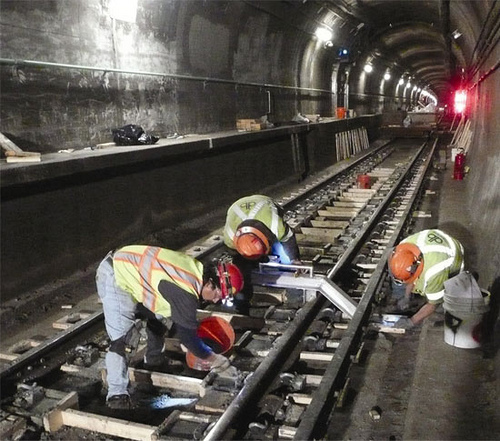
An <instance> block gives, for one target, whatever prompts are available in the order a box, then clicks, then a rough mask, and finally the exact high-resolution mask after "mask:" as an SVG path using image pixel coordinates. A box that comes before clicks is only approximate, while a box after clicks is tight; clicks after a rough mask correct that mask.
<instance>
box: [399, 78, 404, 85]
mask: <svg viewBox="0 0 500 441" xmlns="http://www.w3.org/2000/svg"><path fill="white" fill-rule="evenodd" d="M404 82H405V80H404V79H403V78H400V79H399V81H398V84H399V85H400V86H402V85H403V84H404Z"/></svg>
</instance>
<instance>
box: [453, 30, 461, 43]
mask: <svg viewBox="0 0 500 441" xmlns="http://www.w3.org/2000/svg"><path fill="white" fill-rule="evenodd" d="M451 36H452V37H453V38H454V39H455V40H456V39H457V38H460V37H461V36H462V34H461V33H460V32H458V29H455V30H454V31H453V32H452V33H451Z"/></svg>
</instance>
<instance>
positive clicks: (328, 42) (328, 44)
mask: <svg viewBox="0 0 500 441" xmlns="http://www.w3.org/2000/svg"><path fill="white" fill-rule="evenodd" d="M332 46H333V43H332V41H331V40H328V41H325V47H332Z"/></svg>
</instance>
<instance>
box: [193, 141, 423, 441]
mask: <svg viewBox="0 0 500 441" xmlns="http://www.w3.org/2000/svg"><path fill="white" fill-rule="evenodd" d="M426 145H427V143H424V144H422V146H421V147H420V148H419V150H418V151H417V153H416V154H415V156H414V158H413V160H412V161H411V162H410V163H409V165H408V166H407V167H406V169H405V171H404V172H403V173H402V175H401V176H400V178H399V179H398V181H397V183H396V185H395V186H393V188H392V190H391V191H390V192H389V193H388V194H387V195H386V197H385V199H384V201H383V202H382V204H380V206H379V208H378V209H377V210H376V211H375V212H374V214H373V215H372V216H371V218H370V221H369V222H368V223H367V225H366V226H365V227H364V228H363V232H362V233H361V235H360V236H358V238H357V239H356V240H354V241H353V243H352V244H351V245H350V246H349V247H348V249H347V250H346V251H345V252H344V254H343V255H342V257H341V259H340V260H339V262H338V263H337V265H335V266H334V268H333V269H332V270H331V271H330V272H329V273H328V278H329V279H331V280H333V279H334V278H335V276H336V275H338V274H339V272H340V271H341V270H342V269H344V268H346V267H347V266H348V265H349V264H350V263H351V260H352V259H353V257H354V254H355V252H356V250H357V249H359V248H360V247H361V244H362V243H364V241H365V239H366V237H367V236H368V234H369V232H370V230H371V229H372V228H373V226H374V224H375V223H376V221H377V220H378V218H379V217H380V216H381V213H382V212H383V210H385V208H386V207H387V206H388V205H389V203H390V202H391V200H392V199H393V195H394V194H395V193H396V191H397V190H398V189H399V188H400V187H401V186H402V185H403V183H404V182H405V180H406V179H407V177H408V174H409V173H410V171H411V170H412V167H413V166H414V164H415V162H416V161H417V160H418V158H419V157H420V155H421V153H422V152H423V151H424V149H425V147H426ZM370 300H371V299H370ZM311 302H312V306H311V303H308V304H307V306H308V309H307V311H306V312H305V313H299V314H297V316H296V318H295V319H294V320H293V321H292V323H291V325H290V327H289V329H287V331H285V333H284V334H283V335H282V337H281V338H280V340H279V343H278V344H277V345H276V346H275V347H274V348H273V349H272V350H271V352H270V353H269V356H268V357H266V359H265V360H264V361H263V362H262V363H261V364H260V365H259V366H258V367H257V369H256V370H255V372H254V373H253V374H252V376H251V378H250V381H248V383H247V384H246V385H245V387H244V388H243V389H242V390H241V391H240V393H239V394H238V395H237V397H236V398H235V399H234V400H233V401H232V403H231V404H230V405H229V406H228V408H227V409H226V411H225V413H224V415H223V416H222V417H221V418H219V420H218V421H217V422H216V423H215V425H214V426H213V427H212V428H211V430H210V431H209V433H208V434H207V435H206V436H205V437H204V438H203V439H204V441H216V440H220V439H224V436H225V435H226V434H227V432H228V431H229V429H230V428H231V427H235V426H236V423H237V420H238V418H239V416H240V415H241V413H242V412H243V411H244V410H245V408H246V407H247V406H248V405H249V403H250V402H251V400H252V399H253V398H254V397H255V396H256V395H257V393H259V392H260V393H261V392H262V386H263V385H265V384H268V383H269V382H270V381H271V379H270V378H269V377H270V376H271V374H272V373H273V372H275V370H274V368H275V367H276V366H277V364H278V363H279V362H280V361H281V360H283V359H284V358H285V355H284V354H283V353H282V352H283V351H285V350H288V348H289V347H295V345H296V344H297V343H298V340H299V338H300V337H301V335H300V333H299V332H297V331H298V330H299V329H300V330H302V329H307V327H308V326H309V325H310V323H311V322H312V320H313V319H314V315H313V314H312V312H311V311H312V310H319V307H320V306H321V305H322V304H323V303H324V302H325V298H324V297H322V296H318V297H317V298H316V299H315V300H312V301H311ZM365 303H366V306H365ZM368 304H369V300H365V301H363V303H362V306H363V307H361V308H360V309H359V312H358V309H356V312H355V313H354V317H355V321H354V324H351V325H350V326H349V328H350V329H351V331H348V332H349V335H350V336H351V334H352V336H351V338H348V343H344V344H342V342H341V343H340V346H339V348H338V349H337V351H339V349H340V350H341V352H340V353H342V354H343V358H346V357H347V354H348V349H349V347H350V346H351V343H350V342H352V340H353V337H354V335H356V334H357V333H358V332H359V331H358V329H359V328H360V327H361V323H362V319H364V317H365V314H366V310H367V306H368ZM358 307H359V306H358ZM354 317H353V318H354ZM292 338H293V339H294V340H293V341H291V339H292ZM285 339H286V340H287V341H286V342H283V340H285ZM337 351H336V353H337ZM335 358H339V357H334V360H335ZM332 363H334V362H333V360H332ZM338 363H339V362H336V361H335V364H338ZM344 363H345V361H344V360H343V359H342V361H341V362H340V364H344ZM329 383H331V385H333V383H334V381H329ZM323 386H324V385H323V382H322V383H321V385H320V387H319V388H318V390H321V395H322V396H325V395H326V396H328V395H329V394H330V393H331V392H332V388H331V387H329V388H328V390H326V389H324V388H323ZM318 400H319V399H316V400H314V398H313V402H314V401H315V402H316V403H317V402H318ZM309 407H310V406H308V408H309ZM303 430H304V431H305V429H303ZM308 431H310V430H308ZM296 439H298V440H299V439H310V438H308V437H304V436H301V437H297V438H296Z"/></svg>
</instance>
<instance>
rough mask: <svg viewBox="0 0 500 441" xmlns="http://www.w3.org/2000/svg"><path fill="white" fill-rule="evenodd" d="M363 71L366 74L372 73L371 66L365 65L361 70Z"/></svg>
mask: <svg viewBox="0 0 500 441" xmlns="http://www.w3.org/2000/svg"><path fill="white" fill-rule="evenodd" d="M363 70H364V71H365V72H366V73H370V72H372V71H373V66H372V65H371V64H365V67H364V68H363Z"/></svg>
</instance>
